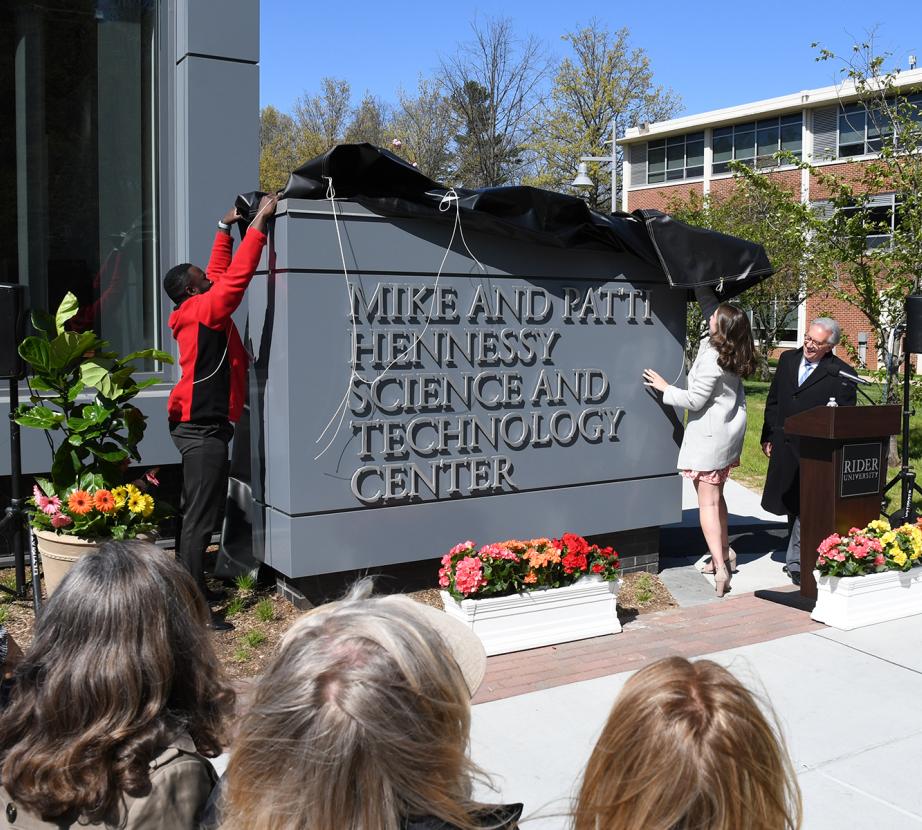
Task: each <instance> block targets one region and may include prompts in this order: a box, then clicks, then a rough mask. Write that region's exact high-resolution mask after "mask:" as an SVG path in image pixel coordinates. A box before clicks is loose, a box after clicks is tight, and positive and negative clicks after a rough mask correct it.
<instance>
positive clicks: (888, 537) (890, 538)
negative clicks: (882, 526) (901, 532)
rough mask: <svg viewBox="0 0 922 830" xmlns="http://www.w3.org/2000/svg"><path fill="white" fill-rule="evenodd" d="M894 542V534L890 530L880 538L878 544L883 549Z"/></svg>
mask: <svg viewBox="0 0 922 830" xmlns="http://www.w3.org/2000/svg"><path fill="white" fill-rule="evenodd" d="M894 541H896V533H895V532H894V531H892V530H888V531H887V532H886V533H885V534H884V535H883V536H881V537H880V543H881V544H882V545H883V546H884V547H887V546H888V545H892V544H893V543H894Z"/></svg>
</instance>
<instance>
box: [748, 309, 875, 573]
mask: <svg viewBox="0 0 922 830" xmlns="http://www.w3.org/2000/svg"><path fill="white" fill-rule="evenodd" d="M839 337H840V330H839V324H838V323H837V322H836V321H835V320H833V319H831V318H830V317H820V318H819V319H817V320H814V321H813V323H811V325H810V328H809V330H808V331H807V334H806V336H805V337H804V345H803V347H802V348H800V349H792V350H790V351H787V352H785V353H784V354H782V355H781V357H780V359H779V360H778V368H777V369H776V371H775V376H774V378H772V385H771V387H770V388H769V390H768V398H767V400H766V401H765V421H764V423H763V425H762V452H764V453H765V454H766V455H767V456H768V459H769V460H768V474H767V476H766V477H765V490H764V491H763V493H762V507H763V508H765V509H766V510H768V511H769V512H770V513H786V514H787V517H788V549H787V555H786V557H785V566H784V571H785V573H787V574H788V575H789V576H790V577H791V581H792V582H793V583H794V584H795V585H800V446H799V443H798V439H797V437H796V436H789V435H785V433H784V421H785V419H786V418H788V417H790V416H791V415H796V414H797V413H798V412H804V411H805V410H807V409H813V407H815V406H825V405H826V404H828V403H829V399H830V398H835V399H836V403H837V404H838V405H839V406H854V405H855V403H856V402H857V399H858V393H857V391H856V387H855V384H854V383H853V382H851V381H848V380H846V379H845V378H843V377H841V376H840V375H839V372H841V371H845V372H848V373H849V374H852V373H853V370H852V368H851V366H849V365H848V364H847V363H845V362H844V361H842V360H839V358H837V357H836V356H835V355H834V354H832V348H833V346H835V345H836V343H838V342H839Z"/></svg>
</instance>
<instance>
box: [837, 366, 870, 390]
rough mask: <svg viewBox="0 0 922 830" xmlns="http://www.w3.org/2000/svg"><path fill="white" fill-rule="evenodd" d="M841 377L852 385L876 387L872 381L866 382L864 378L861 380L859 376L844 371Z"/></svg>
mask: <svg viewBox="0 0 922 830" xmlns="http://www.w3.org/2000/svg"><path fill="white" fill-rule="evenodd" d="M839 377H840V378H845V379H846V380H850V381H851V382H852V383H860V384H861V385H862V386H873V385H874V384H873V383H872V382H871V381H869V380H865V379H864V378H860V377H858V375H853V374H851V373H850V372H846V371H844V370H840V371H839Z"/></svg>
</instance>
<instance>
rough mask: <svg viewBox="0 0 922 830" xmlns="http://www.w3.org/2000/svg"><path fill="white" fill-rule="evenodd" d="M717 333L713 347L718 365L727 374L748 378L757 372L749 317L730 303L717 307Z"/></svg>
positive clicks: (712, 341)
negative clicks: (731, 373)
mask: <svg viewBox="0 0 922 830" xmlns="http://www.w3.org/2000/svg"><path fill="white" fill-rule="evenodd" d="M715 314H716V315H717V321H716V322H717V331H716V332H715V333H714V334H712V335H711V345H713V346H714V348H715V349H717V365H718V366H720V368H721V369H723V370H724V371H726V372H733V374H734V375H739V376H740V377H741V378H748V377H749V376H750V375H751V374H752V373H753V372H754V371H755V370H756V347H755V343H754V342H753V340H752V326H751V325H750V323H749V316H748V315H747V314H746V312H745V311H743V310H742V309H740V308H737V307H736V306H735V305H731V304H730V303H721V304H720V305H719V306H717V311H716V312H715Z"/></svg>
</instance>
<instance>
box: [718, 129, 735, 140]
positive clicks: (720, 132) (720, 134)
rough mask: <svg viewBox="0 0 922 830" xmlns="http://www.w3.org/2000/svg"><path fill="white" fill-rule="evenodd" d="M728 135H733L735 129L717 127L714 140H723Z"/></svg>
mask: <svg viewBox="0 0 922 830" xmlns="http://www.w3.org/2000/svg"><path fill="white" fill-rule="evenodd" d="M726 135H733V127H717V128H716V129H715V130H714V138H722V137H723V136H726Z"/></svg>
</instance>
